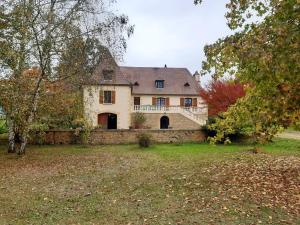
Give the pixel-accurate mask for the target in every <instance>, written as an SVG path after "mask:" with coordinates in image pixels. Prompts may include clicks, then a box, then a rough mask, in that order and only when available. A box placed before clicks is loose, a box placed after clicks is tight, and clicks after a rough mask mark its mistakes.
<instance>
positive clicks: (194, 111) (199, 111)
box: [133, 105, 207, 125]
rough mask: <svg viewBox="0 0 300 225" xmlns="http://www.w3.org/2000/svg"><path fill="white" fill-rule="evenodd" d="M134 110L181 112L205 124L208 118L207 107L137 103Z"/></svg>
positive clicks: (143, 111)
mask: <svg viewBox="0 0 300 225" xmlns="http://www.w3.org/2000/svg"><path fill="white" fill-rule="evenodd" d="M133 112H142V113H180V114H182V115H184V116H185V117H187V118H190V119H192V120H194V121H195V122H197V123H198V124H200V125H205V124H206V120H207V107H205V106H203V107H181V106H155V105H135V106H134V107H133Z"/></svg>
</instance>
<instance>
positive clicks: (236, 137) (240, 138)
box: [202, 117, 250, 144]
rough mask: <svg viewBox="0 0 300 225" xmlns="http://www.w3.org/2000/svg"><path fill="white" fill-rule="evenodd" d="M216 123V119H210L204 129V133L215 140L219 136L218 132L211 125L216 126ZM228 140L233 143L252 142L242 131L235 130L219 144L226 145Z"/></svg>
mask: <svg viewBox="0 0 300 225" xmlns="http://www.w3.org/2000/svg"><path fill="white" fill-rule="evenodd" d="M215 122H216V117H209V118H208V122H207V125H205V126H204V127H203V128H202V131H203V132H204V133H205V135H206V136H207V137H208V138H213V137H215V136H216V135H217V131H216V130H214V129H211V128H210V125H212V124H214V123H215ZM227 139H229V140H230V141H231V142H233V143H244V142H248V141H249V140H250V139H249V137H247V136H245V135H244V134H242V133H241V131H240V130H235V131H234V133H232V134H228V135H226V136H225V137H224V139H223V140H222V141H218V142H217V144H225V142H226V140H227Z"/></svg>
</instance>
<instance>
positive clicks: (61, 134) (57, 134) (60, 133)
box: [32, 130, 206, 145]
mask: <svg viewBox="0 0 300 225" xmlns="http://www.w3.org/2000/svg"><path fill="white" fill-rule="evenodd" d="M141 133H147V134H149V135H151V139H152V141H153V142H155V143H178V142H203V141H205V140H206V136H205V133H204V132H203V131H201V130H94V131H92V132H91V135H90V141H89V142H90V144H93V145H99V144H132V143H137V140H138V139H137V137H138V135H139V134H141ZM32 143H33V142H32ZM79 143H80V137H79V136H78V135H76V134H75V131H74V130H51V131H47V132H46V136H45V144H79ZM33 144H34V143H33Z"/></svg>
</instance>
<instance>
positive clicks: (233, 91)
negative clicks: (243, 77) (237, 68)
mask: <svg viewBox="0 0 300 225" xmlns="http://www.w3.org/2000/svg"><path fill="white" fill-rule="evenodd" d="M200 96H201V97H202V98H203V99H204V100H205V101H206V103H207V104H208V115H209V116H217V115H218V114H220V113H222V112H226V111H227V109H228V107H229V106H231V105H234V104H235V103H236V101H237V99H239V98H241V97H243V96H245V90H244V86H243V85H242V84H240V83H239V82H237V81H229V80H228V81H226V80H212V81H210V82H209V84H208V85H207V87H206V89H204V88H202V89H201V91H200Z"/></svg>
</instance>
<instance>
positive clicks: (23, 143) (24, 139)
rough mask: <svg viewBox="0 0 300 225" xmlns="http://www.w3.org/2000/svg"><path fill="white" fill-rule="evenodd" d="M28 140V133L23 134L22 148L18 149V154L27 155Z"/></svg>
mask: <svg viewBox="0 0 300 225" xmlns="http://www.w3.org/2000/svg"><path fill="white" fill-rule="evenodd" d="M27 141H28V138H27V134H24V135H22V142H21V146H20V148H19V149H18V152H17V154H18V155H25V150H26V145H27Z"/></svg>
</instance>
